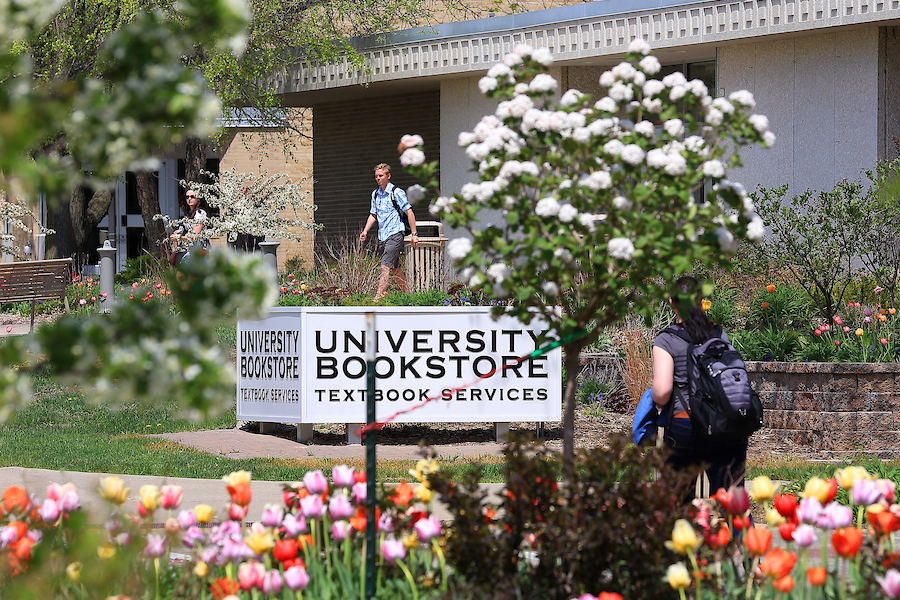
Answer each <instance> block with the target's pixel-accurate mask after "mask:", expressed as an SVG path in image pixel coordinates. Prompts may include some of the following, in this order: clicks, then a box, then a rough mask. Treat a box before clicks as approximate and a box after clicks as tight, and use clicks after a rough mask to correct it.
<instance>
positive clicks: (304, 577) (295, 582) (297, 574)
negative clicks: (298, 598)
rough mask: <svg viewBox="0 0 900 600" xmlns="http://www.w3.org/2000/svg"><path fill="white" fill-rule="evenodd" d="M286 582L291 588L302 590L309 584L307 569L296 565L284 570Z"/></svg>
mask: <svg viewBox="0 0 900 600" xmlns="http://www.w3.org/2000/svg"><path fill="white" fill-rule="evenodd" d="M284 584H285V585H286V586H287V587H288V589H290V590H302V589H305V588H306V586H308V585H309V575H308V574H307V572H306V569H304V568H303V567H301V566H299V565H295V566H293V567H291V568H290V569H288V570H287V571H285V572H284Z"/></svg>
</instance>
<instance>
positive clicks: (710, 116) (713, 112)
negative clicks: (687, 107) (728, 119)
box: [705, 108, 725, 127]
mask: <svg viewBox="0 0 900 600" xmlns="http://www.w3.org/2000/svg"><path fill="white" fill-rule="evenodd" d="M724 118H725V116H724V115H723V114H722V111H720V110H719V109H718V108H710V109H709V110H708V111H706V119H705V120H706V124H707V125H712V126H713V127H718V126H719V125H721V124H722V120H723V119H724Z"/></svg>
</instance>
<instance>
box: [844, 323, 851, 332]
mask: <svg viewBox="0 0 900 600" xmlns="http://www.w3.org/2000/svg"><path fill="white" fill-rule="evenodd" d="M844 333H850V328H849V327H847V326H846V325H844Z"/></svg>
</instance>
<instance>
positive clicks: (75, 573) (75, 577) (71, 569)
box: [66, 562, 81, 583]
mask: <svg viewBox="0 0 900 600" xmlns="http://www.w3.org/2000/svg"><path fill="white" fill-rule="evenodd" d="M66 575H68V577H69V579H71V580H72V581H73V582H74V583H78V582H79V581H81V563H80V562H73V563H69V565H68V566H67V567H66Z"/></svg>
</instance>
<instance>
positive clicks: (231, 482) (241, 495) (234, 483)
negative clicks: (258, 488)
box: [222, 471, 252, 506]
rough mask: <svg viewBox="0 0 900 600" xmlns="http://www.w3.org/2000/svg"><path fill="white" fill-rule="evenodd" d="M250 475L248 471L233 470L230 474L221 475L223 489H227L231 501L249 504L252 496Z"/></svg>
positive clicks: (244, 504) (242, 504) (243, 504)
mask: <svg viewBox="0 0 900 600" xmlns="http://www.w3.org/2000/svg"><path fill="white" fill-rule="evenodd" d="M250 477H251V473H250V472H249V471H234V472H233V473H231V474H230V475H226V476H224V477H222V480H223V481H224V482H225V489H227V490H228V494H229V495H230V496H231V501H232V502H233V503H235V504H239V505H241V506H247V505H248V504H250V500H251V498H252V493H251V491H250Z"/></svg>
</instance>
